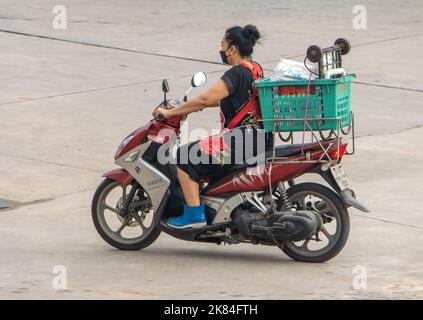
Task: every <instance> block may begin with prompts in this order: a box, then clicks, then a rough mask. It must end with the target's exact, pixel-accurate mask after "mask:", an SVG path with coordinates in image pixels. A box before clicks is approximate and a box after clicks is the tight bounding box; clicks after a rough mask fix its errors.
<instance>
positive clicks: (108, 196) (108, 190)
mask: <svg viewBox="0 0 423 320" xmlns="http://www.w3.org/2000/svg"><path fill="white" fill-rule="evenodd" d="M130 189H131V185H126V186H125V185H122V184H121V183H120V182H118V181H115V180H111V179H107V178H106V179H105V180H104V181H103V182H102V183H101V184H100V185H99V186H98V188H97V190H96V191H95V193H94V197H93V200H92V204H91V214H92V219H93V222H94V226H95V228H96V230H97V232H98V233H99V234H100V236H101V237H102V238H103V240H104V241H106V242H107V243H108V244H110V245H111V246H113V247H115V248H117V249H120V250H140V249H144V248H146V247H148V246H149V245H151V244H152V243H153V242H154V241H155V240H156V239H157V237H158V236H159V235H160V230H159V229H158V228H157V227H155V225H154V221H153V217H154V208H153V206H152V203H151V199H150V196H149V195H148V193H147V192H145V191H144V190H141V189H140V190H138V192H137V193H136V195H135V196H134V198H133V200H132V202H131V204H130V206H129V212H128V215H127V216H125V217H121V216H120V215H119V213H118V212H119V210H120V209H121V207H122V206H123V203H124V202H125V200H126V197H127V196H128V194H129V191H130Z"/></svg>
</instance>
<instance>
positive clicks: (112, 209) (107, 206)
mask: <svg viewBox="0 0 423 320" xmlns="http://www.w3.org/2000/svg"><path fill="white" fill-rule="evenodd" d="M104 208H105V209H108V210H110V211H113V212H114V213H119V210H118V209H116V208H113V207H111V206H109V205H108V204H104Z"/></svg>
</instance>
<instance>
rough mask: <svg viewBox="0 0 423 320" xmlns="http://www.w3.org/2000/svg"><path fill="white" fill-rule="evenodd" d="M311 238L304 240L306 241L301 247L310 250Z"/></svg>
mask: <svg viewBox="0 0 423 320" xmlns="http://www.w3.org/2000/svg"><path fill="white" fill-rule="evenodd" d="M310 240H311V239H310V238H308V239H306V241H304V243H303V244H302V245H301V247H300V249H305V250H308V244H309V243H310Z"/></svg>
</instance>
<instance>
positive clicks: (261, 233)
mask: <svg viewBox="0 0 423 320" xmlns="http://www.w3.org/2000/svg"><path fill="white" fill-rule="evenodd" d="M233 221H234V223H235V224H236V226H237V227H238V231H239V232H240V233H241V234H242V235H243V236H245V237H247V238H256V239H264V240H272V239H273V238H274V239H276V240H277V241H281V242H282V241H301V240H305V239H307V238H309V237H311V236H312V235H313V234H314V233H315V232H316V231H317V230H319V229H320V228H321V227H322V224H323V221H322V218H321V217H320V215H319V214H318V213H316V212H314V211H305V210H302V211H281V212H274V213H273V214H272V215H270V216H269V217H265V216H264V215H263V214H262V213H261V212H253V211H251V210H239V211H238V212H236V213H235V214H234V219H233Z"/></svg>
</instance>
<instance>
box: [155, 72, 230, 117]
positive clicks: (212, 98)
mask: <svg viewBox="0 0 423 320" xmlns="http://www.w3.org/2000/svg"><path fill="white" fill-rule="evenodd" d="M228 95H229V91H228V87H227V85H226V83H225V82H224V81H223V80H219V81H217V82H216V83H215V84H214V85H213V86H212V87H210V88H209V89H208V90H207V91H205V92H204V93H202V94H201V95H199V96H196V97H193V98H191V99H190V100H188V101H187V102H185V103H184V104H182V105H181V106H180V107H178V108H173V109H170V110H167V109H164V108H161V107H159V108H157V109H156V110H154V112H153V116H154V117H155V118H157V117H158V116H159V115H162V116H163V117H164V118H169V117H173V116H179V115H184V114H188V113H191V112H196V111H201V110H203V109H204V108H208V107H216V106H217V105H218V104H219V101H220V100H222V99H223V98H225V97H227V96H228Z"/></svg>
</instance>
